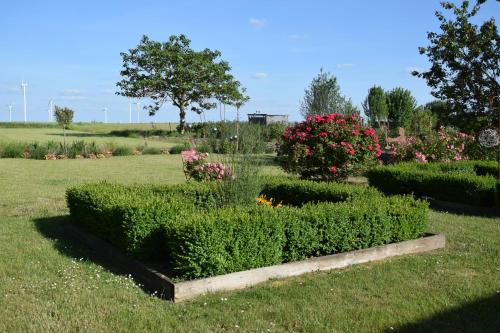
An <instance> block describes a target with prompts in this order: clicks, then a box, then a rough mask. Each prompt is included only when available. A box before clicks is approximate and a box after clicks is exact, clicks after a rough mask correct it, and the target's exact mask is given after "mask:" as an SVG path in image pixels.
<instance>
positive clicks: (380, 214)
mask: <svg viewBox="0 0 500 333" xmlns="http://www.w3.org/2000/svg"><path fill="white" fill-rule="evenodd" d="M220 193H221V188H220V184H219V183H214V182H204V183H188V184H183V185H174V186H154V185H140V186H124V185H116V184H109V183H99V184H88V185H80V186H77V187H74V188H72V189H69V190H68V192H67V200H68V206H69V209H70V214H71V218H72V221H73V222H74V224H75V226H77V227H78V228H79V229H80V230H83V231H85V232H86V233H89V234H92V235H93V236H95V237H97V238H98V239H100V240H102V241H105V242H107V243H109V244H111V245H112V246H113V247H114V248H115V249H117V250H118V251H120V252H122V253H125V254H126V255H127V256H129V257H131V258H135V259H138V260H140V261H142V262H155V263H158V264H155V265H154V267H162V268H166V271H167V272H168V274H167V275H168V276H169V278H167V280H170V281H173V282H175V286H176V287H175V288H176V289H175V295H174V296H172V297H174V298H177V299H183V298H186V297H188V296H182V295H183V292H182V290H184V289H185V288H187V289H190V288H191V287H188V286H198V287H193V288H194V289H196V290H202V291H200V292H206V291H210V290H212V289H210V288H211V287H210V285H212V284H213V283H215V282H211V281H223V280H220V276H226V275H228V274H229V275H231V274H233V275H231V276H246V275H245V274H246V273H245V274H243V273H242V272H247V271H254V270H256V271H255V272H258V274H257V275H258V276H259V277H258V278H255V277H254V278H252V279H250V280H249V281H250V282H244V283H242V284H235V285H234V286H233V287H228V288H229V289H232V288H234V289H238V288H241V287H242V286H244V285H251V284H253V283H258V282H262V281H265V280H266V279H269V278H275V277H280V275H279V274H278V273H275V271H274V270H273V269H270V268H268V267H275V266H277V267H279V269H278V271H279V270H281V269H285V267H296V266H294V265H295V264H296V263H298V262H300V261H303V260H305V261H304V262H303V264H304V265H299V266H301V267H302V266H304V267H307V268H297V269H293V270H292V271H297V272H302V271H303V272H307V271H314V270H318V269H323V268H321V267H323V266H322V264H320V263H323V262H325V260H327V259H320V258H330V257H329V256H330V255H337V257H335V258H344V259H345V258H349V257H350V254H349V253H357V252H356V251H359V250H362V251H368V249H371V248H374V249H378V248H379V247H382V248H383V247H384V246H389V245H394V246H396V244H400V243H401V242H403V243H404V241H410V240H416V239H419V238H421V237H422V236H423V235H424V234H425V231H426V228H427V221H428V204H427V203H426V202H425V201H421V200H415V199H413V198H412V197H408V196H406V197H401V196H392V197H386V196H384V195H382V194H381V193H380V192H378V191H376V190H374V189H371V188H367V187H363V186H356V185H347V184H332V183H329V184H325V183H316V182H310V181H300V180H296V179H285V178H273V179H270V180H269V181H267V182H266V184H264V186H263V188H262V192H261V194H262V195H265V196H266V197H267V198H273V199H274V201H273V202H275V203H277V202H281V203H282V205H283V206H282V207H273V206H266V205H260V206H259V205H256V204H255V203H254V202H252V203H247V204H238V205H229V206H228V205H224V206H221V205H218V202H219V201H218V195H219V194H220ZM403 243H401V244H403ZM389 248H391V246H389ZM396 248H397V246H396ZM431 248H432V246H431ZM352 251H355V252H352ZM374 251H375V252H373V253H380V250H374ZM384 251H385V250H383V251H382V252H383V253H385V252H384ZM100 252H102V251H100ZM368 252H369V253H372V252H370V251H368ZM361 253H363V252H361ZM404 253H406V252H404V251H403V252H402V253H401V254H404ZM393 255H398V253H397V251H396V253H395V254H393ZM387 256H388V255H387V254H382V255H381V256H380V258H384V257H387ZM368 257H369V258H371V257H370V256H368ZM310 258H314V259H310ZM332 258H333V257H332ZM373 258H374V259H369V260H375V259H377V258H378V257H377V256H375V257H373ZM344 259H342V260H344ZM336 260H337V259H336ZM342 260H341V261H340V262H343V261H342ZM346 260H347V259H346ZM363 260H364V261H366V260H365V259H356V260H355V261H354V263H357V262H364V261H363ZM327 261H328V260H327ZM334 262H335V263H334V264H331V265H330V264H328V265H326V266H324V267H329V268H324V269H330V268H335V267H341V266H338V265H341V264H338V262H337V261H334ZM283 265H284V266H283ZM315 265H316V266H315ZM317 265H319V266H317ZM292 271H290V273H289V274H291V275H295V274H299V273H293V272H292ZM266 272H267V273H266ZM238 274H239V275H238ZM241 274H243V275H241ZM252 274H253V273H252ZM252 274H250V275H249V276H251V275H252ZM276 274H278V275H276ZM287 274H288V273H287ZM284 276H288V275H284ZM205 278H208V279H205ZM200 279H201V280H200ZM211 279H215V280H211ZM238 279H240V278H238ZM241 279H243V278H241ZM262 279H264V280H262ZM243 280H245V279H243ZM199 281H204V282H199ZM251 281H255V282H251ZM173 282H172V283H173ZM203 283H207V284H208V285H207V287H206V288H205V287H202V286H201V285H200V284H203ZM218 283H219V282H217V283H215V284H216V285H217V284H218ZM231 285H232V284H230V283H229V282H228V286H231ZM169 288H170V287H169ZM207 288H208V289H207ZM214 288H215V287H214ZM167 289H168V288H167ZM213 290H218V289H213ZM197 293H198V292H196V293H195V294H197ZM186 295H190V294H189V293H188V294H186Z"/></svg>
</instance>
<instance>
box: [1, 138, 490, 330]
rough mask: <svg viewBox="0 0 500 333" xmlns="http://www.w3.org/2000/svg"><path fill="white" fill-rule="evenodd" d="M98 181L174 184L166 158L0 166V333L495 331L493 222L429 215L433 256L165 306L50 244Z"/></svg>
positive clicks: (176, 160)
mask: <svg viewBox="0 0 500 333" xmlns="http://www.w3.org/2000/svg"><path fill="white" fill-rule="evenodd" d="M4 130H5V129H0V133H1V134H0V135H5V134H4ZM23 130H25V131H28V130H31V129H23ZM46 132H47V131H46ZM55 132H57V131H55ZM33 133H34V132H33ZM49 133H52V131H49ZM11 135H12V133H11ZM33 135H36V134H33ZM41 135H42V136H43V135H47V134H43V133H42V134H41ZM49 135H50V134H49ZM0 139H1V138H0ZM23 141H24V138H23ZM268 172H272V173H278V172H279V171H278V170H277V169H276V168H274V167H268ZM98 180H108V181H117V182H123V183H135V182H141V183H143V182H156V183H177V182H182V181H184V178H183V174H182V170H181V162H180V157H179V156H174V155H170V156H130V157H114V158H109V159H104V160H60V161H38V160H23V159H0V189H1V191H0V332H26V331H37V332H47V331H54V332H66V331H84V332H121V331H129V332H139V331H150V332H160V331H163V332H218V331H220V332H222V331H231V332H238V331H245V332H499V331H500V316H499V315H498V314H499V313H500V219H494V218H479V217H468V216H458V215H451V214H445V213H438V212H432V213H431V224H430V228H429V231H432V232H441V233H445V234H446V237H447V242H448V243H447V248H446V249H445V250H443V251H437V252H433V253H426V254H421V255H414V256H408V257H404V258H398V259H392V260H388V261H384V262H377V263H371V264H365V265H358V266H354V267H350V268H346V269H342V270H335V271H331V272H322V273H312V274H306V275H303V276H301V277H295V278H290V279H286V280H276V281H271V282H268V283H264V284H262V285H259V286H256V287H252V288H250V289H248V290H244V291H241V292H234V293H217V294H212V295H206V296H202V297H200V298H198V299H196V300H194V301H191V302H188V303H183V304H172V303H168V302H166V301H163V300H161V299H159V298H157V297H154V296H151V295H148V294H146V293H145V292H144V291H143V290H142V289H141V288H139V287H138V286H136V285H135V284H134V283H133V282H132V281H131V280H130V279H129V278H127V277H124V276H119V275H115V274H112V273H111V272H109V271H107V270H106V268H103V267H101V266H99V265H98V264H96V263H95V262H93V261H92V255H91V253H89V252H88V251H86V250H85V249H83V248H81V247H79V246H77V245H74V244H71V243H70V242H68V241H66V240H65V239H64V237H63V235H62V234H61V233H60V230H61V226H62V225H64V224H65V223H68V221H67V209H66V207H65V202H64V191H65V188H66V187H67V186H69V185H71V184H76V183H82V182H90V181H98Z"/></svg>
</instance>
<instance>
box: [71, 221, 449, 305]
mask: <svg viewBox="0 0 500 333" xmlns="http://www.w3.org/2000/svg"><path fill="white" fill-rule="evenodd" d="M68 234H69V235H70V236H72V237H73V238H75V239H76V240H78V241H80V242H81V243H83V244H85V245H86V246H88V247H90V248H91V249H93V250H94V251H95V252H96V257H97V259H98V260H99V261H102V262H104V263H105V264H108V265H110V266H111V267H112V268H113V269H114V270H117V271H119V272H121V273H127V274H131V275H132V276H133V277H134V279H136V280H137V281H139V282H141V283H143V284H144V287H145V288H146V289H147V290H149V291H156V292H157V293H158V294H159V295H161V296H162V297H164V298H166V299H170V300H173V301H174V302H180V301H185V300H188V299H192V298H194V297H197V296H199V295H203V294H206V293H210V292H216V291H228V290H238V289H244V288H247V287H249V286H253V285H256V284H258V283H262V282H265V281H267V280H269V279H279V278H285V277H289V276H297V275H301V274H304V273H309V272H316V271H326V270H331V269H335V268H342V267H346V266H349V265H354V264H361V263H366V262H369V261H376V260H382V259H386V258H390V257H395V256H401V255H406V254H412V253H421V252H427V251H432V250H436V249H441V248H444V247H445V237H444V235H442V234H427V235H425V236H424V237H422V238H419V239H414V240H409V241H403V242H399V243H393V244H387V245H381V246H375V247H372V248H368V249H363V250H355V251H350V252H345V253H338V254H332V255H327V256H322V257H316V258H311V259H306V260H301V261H295V262H289V263H285V264H281V265H274V266H268V267H262V268H255V269H250V270H247V271H242V272H235V273H230V274H224V275H218V276H214V277H210V278H205V279H198V280H192V281H185V282H178V283H174V282H173V281H172V280H171V279H169V278H168V277H167V276H165V275H163V274H161V273H159V272H158V271H156V270H154V269H152V268H150V267H147V266H146V265H145V264H143V263H141V262H138V261H136V260H134V259H131V258H129V257H127V256H125V255H124V254H123V253H121V252H119V251H118V250H116V249H115V248H113V247H112V246H111V245H109V244H108V243H106V242H104V241H102V240H100V239H98V238H97V237H95V236H93V235H91V234H88V233H86V232H84V231H82V230H81V229H79V228H77V227H75V226H74V225H70V226H68Z"/></svg>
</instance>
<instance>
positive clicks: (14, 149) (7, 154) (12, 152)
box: [0, 142, 27, 158]
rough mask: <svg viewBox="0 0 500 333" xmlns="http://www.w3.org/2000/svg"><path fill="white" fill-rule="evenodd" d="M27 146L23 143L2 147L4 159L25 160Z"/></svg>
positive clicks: (7, 144) (0, 150)
mask: <svg viewBox="0 0 500 333" xmlns="http://www.w3.org/2000/svg"><path fill="white" fill-rule="evenodd" d="M26 146H27V145H26V144H24V143H21V142H7V143H3V144H1V145H0V156H1V157H2V158H23V157H24V151H25V150H26Z"/></svg>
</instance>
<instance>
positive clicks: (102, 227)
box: [66, 183, 194, 258]
mask: <svg viewBox="0 0 500 333" xmlns="http://www.w3.org/2000/svg"><path fill="white" fill-rule="evenodd" d="M66 198H67V203H68V207H69V210H70V214H71V216H72V217H73V219H74V222H75V223H76V224H78V225H80V226H81V227H83V228H84V229H86V230H88V231H90V232H92V233H93V234H95V235H96V236H98V237H99V238H101V239H103V240H106V241H109V242H110V243H111V244H113V245H114V246H116V247H117V248H119V249H121V250H123V251H126V252H127V253H130V254H131V255H133V256H135V257H138V258H161V257H162V255H165V253H162V252H159V251H158V249H161V248H162V247H163V244H164V243H165V239H164V238H163V235H162V232H161V230H162V229H161V228H162V226H163V225H164V224H166V223H167V222H168V221H169V220H170V219H172V218H173V217H174V216H176V215H179V214H181V213H182V212H187V211H189V207H188V206H186V202H185V201H183V200H182V199H177V198H175V197H174V196H171V195H163V196H161V195H157V196H155V195H153V188H152V187H145V186H143V187H126V186H122V185H114V184H109V183H99V184H88V185H80V186H76V187H73V188H70V189H68V190H67V192H66ZM193 206H194V205H193Z"/></svg>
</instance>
